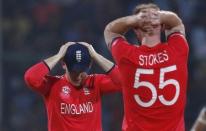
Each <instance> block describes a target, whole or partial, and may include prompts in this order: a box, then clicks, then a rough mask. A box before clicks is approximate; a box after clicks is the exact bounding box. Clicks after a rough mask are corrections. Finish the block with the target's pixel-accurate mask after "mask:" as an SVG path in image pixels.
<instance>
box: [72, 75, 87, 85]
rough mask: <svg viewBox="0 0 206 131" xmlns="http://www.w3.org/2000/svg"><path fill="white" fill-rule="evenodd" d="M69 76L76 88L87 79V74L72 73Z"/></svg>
mask: <svg viewBox="0 0 206 131" xmlns="http://www.w3.org/2000/svg"><path fill="white" fill-rule="evenodd" d="M68 74H69V78H70V81H71V83H72V84H73V85H75V86H80V85H81V83H82V82H83V80H84V79H85V77H86V72H78V71H70V72H68Z"/></svg>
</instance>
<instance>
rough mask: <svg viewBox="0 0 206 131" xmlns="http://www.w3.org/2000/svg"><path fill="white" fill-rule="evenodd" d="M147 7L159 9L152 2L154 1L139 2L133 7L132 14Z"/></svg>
mask: <svg viewBox="0 0 206 131" xmlns="http://www.w3.org/2000/svg"><path fill="white" fill-rule="evenodd" d="M147 8H153V9H157V10H160V8H159V6H158V5H156V4H154V3H148V4H140V5H137V6H136V7H135V8H134V10H133V14H138V13H139V12H141V10H143V9H147Z"/></svg>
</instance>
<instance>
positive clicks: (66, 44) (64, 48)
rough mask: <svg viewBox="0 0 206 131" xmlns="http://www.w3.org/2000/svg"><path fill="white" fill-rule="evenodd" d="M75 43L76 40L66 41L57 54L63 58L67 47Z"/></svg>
mask: <svg viewBox="0 0 206 131" xmlns="http://www.w3.org/2000/svg"><path fill="white" fill-rule="evenodd" d="M73 44H75V42H67V43H65V44H64V45H62V46H61V47H60V49H59V52H58V53H57V56H58V57H59V58H60V59H62V58H63V57H64V56H65V54H66V51H67V48H68V47H69V46H71V45H73Z"/></svg>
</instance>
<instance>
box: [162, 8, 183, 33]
mask: <svg viewBox="0 0 206 131" xmlns="http://www.w3.org/2000/svg"><path fill="white" fill-rule="evenodd" d="M159 13H160V21H161V24H163V25H164V26H165V34H166V37H168V36H169V35H171V34H173V33H175V32H179V33H181V34H183V35H185V27H184V24H183V23H182V20H181V19H180V17H179V16H178V15H177V14H175V13H174V12H171V11H159Z"/></svg>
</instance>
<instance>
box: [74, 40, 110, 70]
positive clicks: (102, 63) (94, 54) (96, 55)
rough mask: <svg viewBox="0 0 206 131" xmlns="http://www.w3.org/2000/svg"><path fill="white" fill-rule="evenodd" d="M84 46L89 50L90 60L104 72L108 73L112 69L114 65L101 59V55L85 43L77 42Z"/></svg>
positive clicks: (103, 58)
mask: <svg viewBox="0 0 206 131" xmlns="http://www.w3.org/2000/svg"><path fill="white" fill-rule="evenodd" d="M78 43H80V44H82V45H84V46H86V47H87V48H88V50H89V53H90V56H91V58H92V59H93V60H94V61H95V62H96V63H97V64H98V65H99V66H100V67H101V68H102V69H103V70H104V71H105V72H109V71H110V70H111V69H112V68H113V67H114V63H113V62H111V61H110V60H108V59H106V58H105V57H103V56H102V55H100V54H99V53H97V52H96V51H95V50H94V48H93V47H92V45H90V44H88V43H86V42H78Z"/></svg>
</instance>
